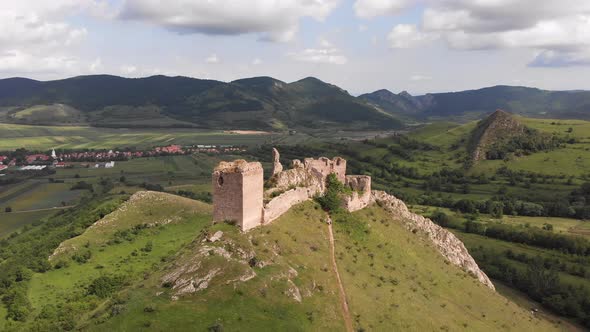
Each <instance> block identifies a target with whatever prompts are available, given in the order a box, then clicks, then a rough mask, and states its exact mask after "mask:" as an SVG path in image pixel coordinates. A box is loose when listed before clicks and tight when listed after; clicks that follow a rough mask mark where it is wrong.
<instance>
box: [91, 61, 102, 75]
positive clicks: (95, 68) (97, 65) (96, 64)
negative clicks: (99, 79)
mask: <svg viewBox="0 0 590 332" xmlns="http://www.w3.org/2000/svg"><path fill="white" fill-rule="evenodd" d="M101 69H102V59H101V58H96V60H94V61H93V62H92V63H91V64H90V66H88V70H89V71H90V72H91V73H98V72H99V71H100V70H101Z"/></svg>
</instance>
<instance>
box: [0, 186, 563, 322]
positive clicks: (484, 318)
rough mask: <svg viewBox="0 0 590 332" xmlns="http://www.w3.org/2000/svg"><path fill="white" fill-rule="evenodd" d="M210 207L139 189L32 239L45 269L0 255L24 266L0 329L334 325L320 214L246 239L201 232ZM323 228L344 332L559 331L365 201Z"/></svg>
mask: <svg viewBox="0 0 590 332" xmlns="http://www.w3.org/2000/svg"><path fill="white" fill-rule="evenodd" d="M89 204H90V205H88V206H83V207H80V208H79V209H78V211H79V212H77V213H78V214H77V216H78V217H79V218H82V219H84V218H83V216H84V215H87V213H89V212H90V213H92V212H91V211H96V210H95V209H96V204H97V203H89ZM109 209H111V210H112V208H109ZM210 210H211V207H210V206H208V205H207V204H204V203H200V202H197V201H192V200H189V199H186V198H181V197H178V196H174V195H169V194H164V193H155V192H139V193H137V194H135V195H134V196H132V197H131V199H129V200H128V201H127V202H125V203H123V204H122V205H120V206H119V207H118V208H115V209H114V210H112V211H114V212H112V213H110V214H105V216H104V217H102V218H99V219H97V220H96V222H95V223H94V225H92V226H90V227H87V228H82V229H78V231H77V232H76V234H78V235H77V236H74V237H71V238H70V239H64V240H63V241H59V242H51V243H50V244H48V245H47V246H46V247H44V248H46V249H43V250H42V251H41V256H43V255H45V254H44V253H49V254H51V253H54V254H53V255H52V256H51V258H50V259H49V262H48V263H43V261H44V260H45V261H46V258H45V257H47V256H49V254H47V256H44V257H37V258H36V262H38V264H46V267H45V268H42V269H41V268H39V267H38V266H29V267H24V266H23V268H24V270H23V269H22V268H20V270H19V267H18V265H19V264H16V262H17V261H14V260H13V259H14V258H11V257H10V256H8V255H3V256H2V257H3V261H2V262H0V266H4V267H6V264H12V265H13V266H14V268H16V269H17V270H18V271H31V270H32V271H37V272H35V273H31V272H26V273H25V277H24V278H16V279H14V280H12V281H11V282H9V283H8V284H9V285H11V286H10V288H9V289H8V290H3V292H7V294H15V295H14V296H13V297H11V298H10V299H12V300H9V301H7V302H5V305H4V306H1V307H0V308H2V309H1V310H2V311H4V312H3V313H8V314H9V315H11V317H16V318H20V319H22V320H24V321H25V322H13V321H4V320H2V321H1V323H0V328H2V329H5V330H12V329H16V330H20V329H28V328H31V329H36V330H55V329H73V328H76V329H82V330H97V331H104V330H109V329H110V330H171V329H174V330H177V331H180V330H191V331H194V330H207V329H214V330H220V329H221V328H223V329H224V330H228V331H233V330H241V331H250V330H252V331H260V330H261V329H262V330H268V329H270V330H277V329H282V330H291V331H292V330H301V331H303V330H334V331H336V330H343V328H344V326H343V319H342V317H343V316H342V311H341V303H340V299H339V296H338V290H337V283H336V278H335V275H334V271H333V270H332V268H331V264H330V249H329V242H328V235H327V225H326V224H325V222H324V221H325V218H326V214H325V212H323V211H322V210H321V209H320V208H319V206H318V205H316V203H313V202H309V203H304V204H302V205H299V206H296V207H295V208H293V209H292V210H291V211H290V212H288V213H287V214H285V215H284V216H282V217H281V218H279V219H278V220H277V221H275V222H274V223H273V224H271V225H270V226H267V227H262V228H259V229H255V230H253V231H251V232H249V233H247V234H241V233H240V232H239V231H238V230H237V229H236V228H235V227H233V226H230V225H226V224H218V225H214V226H211V224H210ZM83 211H87V212H83ZM71 213H72V212H66V213H65V214H64V215H63V216H61V217H60V216H57V217H55V218H54V219H53V221H49V222H48V223H46V224H45V226H35V227H33V228H32V229H31V230H29V231H25V232H23V233H22V234H21V235H19V236H17V237H15V238H13V239H10V240H7V242H6V244H5V249H4V251H5V253H6V250H8V251H9V252H10V251H13V250H16V249H17V248H19V247H21V248H22V246H24V245H25V242H23V241H24V239H26V237H28V236H34V235H35V234H38V233H39V231H40V230H41V229H39V228H38V227H44V228H47V227H50V228H47V230H45V231H44V233H48V234H54V235H52V236H50V237H51V238H59V237H60V236H59V235H58V234H59V233H60V232H63V231H66V230H67V228H60V227H63V226H59V225H60V222H59V219H60V218H66V219H68V218H69V215H70V214H71ZM80 213H82V214H80ZM88 220H89V221H90V220H94V219H92V218H91V219H88ZM78 223H79V222H78ZM86 225H91V224H88V222H87V221H86ZM60 229H63V231H60ZM334 229H335V238H336V248H335V253H336V261H337V264H338V269H339V272H340V274H341V276H342V280H343V285H344V288H345V291H346V293H347V299H348V302H349V306H350V312H351V315H352V319H353V322H354V326H355V328H356V329H359V330H360V329H364V330H384V329H391V328H392V327H393V328H394V329H405V330H407V329H412V330H414V329H415V330H439V329H442V330H458V329H461V330H462V329H468V330H477V331H492V330H500V329H501V330H514V331H523V330H539V331H549V330H553V329H556V328H558V326H554V325H553V324H551V323H549V322H547V321H544V320H540V319H539V318H536V317H535V316H533V315H531V314H530V313H529V312H528V311H527V310H524V309H522V308H520V307H518V306H517V305H515V304H513V303H512V302H510V301H508V300H507V299H505V298H503V297H502V296H500V295H498V294H497V293H494V292H492V291H491V290H489V289H488V288H487V287H485V286H484V285H482V284H480V283H479V282H478V281H477V280H476V279H474V278H472V277H471V276H469V275H467V274H466V273H464V272H463V271H461V270H460V269H459V268H457V267H455V266H452V265H449V264H447V263H446V262H445V260H444V259H443V258H442V257H441V256H440V255H439V254H438V253H437V252H436V250H435V249H434V248H433V247H432V246H431V245H430V244H429V241H427V240H426V239H425V238H424V237H422V235H421V234H420V233H417V234H414V233H412V232H409V231H407V230H405V228H404V227H403V226H402V224H401V223H400V222H399V221H398V220H395V219H393V218H392V217H391V216H390V215H389V214H387V213H386V212H385V211H384V210H382V209H381V208H379V207H378V206H373V207H371V208H368V209H365V210H362V211H359V212H356V213H354V214H352V215H348V216H347V215H341V216H337V217H336V218H335V222H334ZM217 231H223V236H222V237H221V239H220V240H219V241H217V242H214V243H210V242H203V241H204V239H205V238H207V237H209V236H211V235H212V234H214V233H215V232H217ZM21 237H23V241H20V238H21ZM41 241H43V240H41ZM60 243H61V244H60ZM58 247H59V248H58ZM56 248H57V250H55V249H56ZM31 254H32V253H31ZM20 255H21V257H22V258H24V257H23V256H22V255H26V250H25V251H24V252H21V253H20ZM37 255H38V254H37ZM22 258H21V260H22ZM47 264H48V265H47ZM3 271H4V272H3V276H2V277H3V278H7V275H6V273H7V272H6V270H3ZM18 271H17V274H15V276H18V275H20V274H18V273H21V274H22V272H18ZM9 275H11V274H9ZM5 280H11V279H10V278H9V279H5ZM3 287H4V286H3ZM14 315H16V316H14Z"/></svg>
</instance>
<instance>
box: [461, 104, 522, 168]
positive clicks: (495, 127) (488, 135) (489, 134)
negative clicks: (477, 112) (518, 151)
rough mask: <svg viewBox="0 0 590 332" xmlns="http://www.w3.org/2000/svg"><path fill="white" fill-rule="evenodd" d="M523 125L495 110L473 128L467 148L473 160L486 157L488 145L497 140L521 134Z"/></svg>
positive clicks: (509, 115) (503, 112)
mask: <svg viewBox="0 0 590 332" xmlns="http://www.w3.org/2000/svg"><path fill="white" fill-rule="evenodd" d="M525 129H526V128H525V126H524V125H522V124H521V123H520V122H518V121H516V119H514V117H513V116H512V115H511V114H510V113H507V112H505V111H502V110H496V111H495V112H494V113H492V114H491V115H490V116H488V117H487V118H486V119H484V120H482V121H480V122H479V123H478V125H477V127H476V128H475V129H474V130H473V133H472V137H471V139H470V142H469V150H470V152H471V157H472V159H473V161H475V162H477V161H480V160H484V159H486V152H487V150H488V147H489V146H490V145H492V144H493V143H494V142H496V141H498V140H503V139H506V138H508V137H515V136H519V135H523V134H524V132H525Z"/></svg>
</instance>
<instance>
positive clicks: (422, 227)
mask: <svg viewBox="0 0 590 332" xmlns="http://www.w3.org/2000/svg"><path fill="white" fill-rule="evenodd" d="M373 198H374V200H375V201H376V202H377V204H379V205H380V206H381V207H383V208H384V209H385V210H386V211H388V212H389V213H391V215H393V216H395V217H398V218H399V219H400V220H401V221H402V222H403V223H404V226H405V227H406V228H407V229H408V230H414V229H417V230H419V231H421V232H423V233H425V234H427V235H428V238H429V239H430V241H432V243H433V244H434V246H435V248H436V249H437V250H438V251H439V252H440V253H441V255H442V256H443V257H445V258H446V259H447V260H448V261H449V262H450V263H451V264H453V265H456V266H459V267H460V268H462V269H463V270H464V271H466V272H468V273H470V274H472V275H473V276H475V277H476V278H477V279H478V280H479V281H480V282H481V283H482V284H484V285H486V286H488V287H489V288H491V289H492V290H495V287H494V284H493V283H492V282H491V281H490V279H489V278H488V276H487V275H486V274H485V273H484V272H483V271H482V270H480V268H479V266H478V265H477V263H476V262H475V260H474V259H473V257H471V255H470V254H469V252H468V251H467V248H465V245H464V244H463V242H461V240H459V239H458V238H457V237H456V236H455V235H454V234H453V233H451V232H449V231H447V230H446V229H444V228H442V227H440V226H439V225H437V224H435V223H434V222H432V220H430V219H428V218H424V217H423V216H420V215H417V214H415V213H412V212H410V210H408V207H407V206H406V204H404V202H403V201H401V200H399V199H397V198H395V197H394V196H392V195H389V194H387V193H386V192H383V191H373Z"/></svg>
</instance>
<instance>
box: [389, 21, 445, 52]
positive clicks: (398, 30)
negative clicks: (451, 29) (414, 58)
mask: <svg viewBox="0 0 590 332" xmlns="http://www.w3.org/2000/svg"><path fill="white" fill-rule="evenodd" d="M433 38H435V35H434V34H428V33H424V32H422V31H420V30H419V29H418V27H417V26H416V25H415V24H398V25H396V26H395V27H394V28H393V29H392V30H391V32H390V33H389V35H388V36H387V40H389V43H390V46H391V47H392V48H411V47H415V46H418V45H420V44H422V43H423V42H425V41H428V40H431V39H433Z"/></svg>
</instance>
